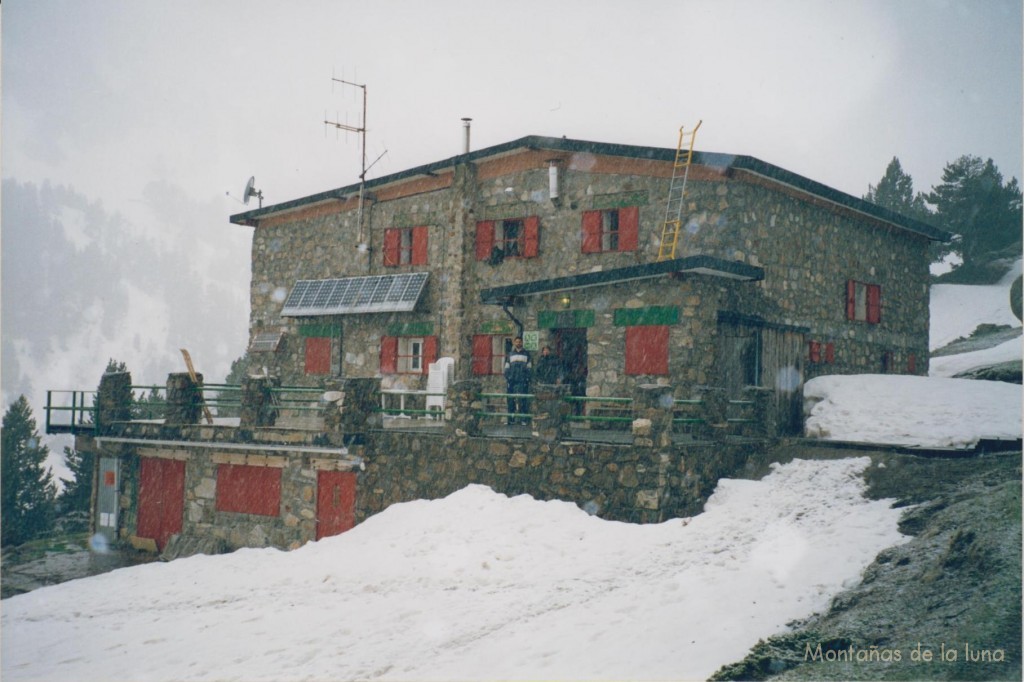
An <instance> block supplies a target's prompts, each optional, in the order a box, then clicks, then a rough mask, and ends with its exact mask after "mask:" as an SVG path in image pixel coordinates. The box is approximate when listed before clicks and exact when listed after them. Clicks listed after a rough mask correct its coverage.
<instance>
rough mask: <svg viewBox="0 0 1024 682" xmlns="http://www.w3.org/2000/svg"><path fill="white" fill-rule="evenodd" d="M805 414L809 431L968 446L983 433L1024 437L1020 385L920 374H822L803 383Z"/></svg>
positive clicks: (886, 441)
mask: <svg viewBox="0 0 1024 682" xmlns="http://www.w3.org/2000/svg"><path fill="white" fill-rule="evenodd" d="M954 357H955V356H954ZM804 414H805V415H808V416H807V418H806V426H805V430H806V434H807V436H808V437H809V438H821V439H825V440H840V441H853V442H859V443H879V444H890V445H908V446H921V447H956V448H967V447H972V446H974V445H975V444H976V443H977V442H978V440H980V439H982V438H995V439H1015V438H1020V437H1021V387H1020V386H1017V385H1015V384H1007V383H1003V382H999V381H974V380H970V379H941V378H933V377H917V376H895V375H876V374H858V375H852V376H823V377H817V378H815V379H811V380H810V381H808V382H807V383H806V384H805V385H804Z"/></svg>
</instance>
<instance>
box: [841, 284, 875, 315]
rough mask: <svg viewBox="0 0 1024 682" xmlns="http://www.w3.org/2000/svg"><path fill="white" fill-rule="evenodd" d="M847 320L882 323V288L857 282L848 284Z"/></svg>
mask: <svg viewBox="0 0 1024 682" xmlns="http://www.w3.org/2000/svg"><path fill="white" fill-rule="evenodd" d="M846 319H848V320H852V321H855V322H867V323H868V324H878V323H879V322H881V321H882V287H881V286H880V285H878V284H865V283H863V282H857V281H855V280H852V279H851V280H847V282H846Z"/></svg>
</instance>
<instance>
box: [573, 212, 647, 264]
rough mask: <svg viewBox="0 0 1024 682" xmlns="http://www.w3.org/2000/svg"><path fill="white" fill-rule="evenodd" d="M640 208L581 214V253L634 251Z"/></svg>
mask: <svg viewBox="0 0 1024 682" xmlns="http://www.w3.org/2000/svg"><path fill="white" fill-rule="evenodd" d="M639 223H640V207H639V206H627V207H625V208H612V209H607V210H603V211H584V212H583V228H582V229H583V238H582V251H583V253H608V252H615V251H636V249H637V233H638V231H639Z"/></svg>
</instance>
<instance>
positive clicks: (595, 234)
mask: <svg viewBox="0 0 1024 682" xmlns="http://www.w3.org/2000/svg"><path fill="white" fill-rule="evenodd" d="M582 242H583V244H582V252H583V253H600V252H601V212H600V211H584V212H583V239H582Z"/></svg>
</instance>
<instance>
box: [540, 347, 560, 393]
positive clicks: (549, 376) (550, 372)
mask: <svg viewBox="0 0 1024 682" xmlns="http://www.w3.org/2000/svg"><path fill="white" fill-rule="evenodd" d="M533 375H534V377H536V379H537V383H538V384H560V383H562V361H561V360H559V359H558V356H557V355H552V354H551V347H550V346H544V347H543V348H541V349H540V359H539V360H537V370H536V371H535V372H534V373H533Z"/></svg>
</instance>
